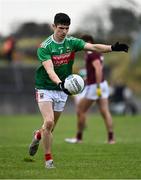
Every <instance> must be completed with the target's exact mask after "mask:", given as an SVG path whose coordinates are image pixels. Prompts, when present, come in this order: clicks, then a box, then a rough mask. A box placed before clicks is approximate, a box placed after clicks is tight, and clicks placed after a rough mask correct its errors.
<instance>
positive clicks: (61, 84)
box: [58, 81, 72, 95]
mask: <svg viewBox="0 0 141 180" xmlns="http://www.w3.org/2000/svg"><path fill="white" fill-rule="evenodd" d="M58 86H59V87H60V89H61V90H62V91H63V92H64V93H66V94H67V95H72V94H71V93H70V92H69V91H68V90H67V89H66V88H65V87H64V81H62V82H60V83H59V84H58Z"/></svg>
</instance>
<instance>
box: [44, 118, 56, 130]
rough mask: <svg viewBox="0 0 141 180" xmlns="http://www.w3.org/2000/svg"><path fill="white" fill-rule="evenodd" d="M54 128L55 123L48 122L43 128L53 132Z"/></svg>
mask: <svg viewBox="0 0 141 180" xmlns="http://www.w3.org/2000/svg"><path fill="white" fill-rule="evenodd" d="M53 126H54V122H53V121H50V120H48V121H46V122H45V123H44V125H43V128H44V129H47V130H52V128H53Z"/></svg>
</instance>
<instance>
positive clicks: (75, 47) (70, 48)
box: [35, 35, 85, 90]
mask: <svg viewBox="0 0 141 180" xmlns="http://www.w3.org/2000/svg"><path fill="white" fill-rule="evenodd" d="M84 46H85V42H84V41H83V40H81V39H78V38H74V37H66V38H65V39H64V40H63V41H62V42H61V43H58V42H56V41H55V40H54V39H53V35H51V36H50V37H48V38H47V39H46V40H45V41H44V42H43V43H42V44H41V46H40V47H39V48H38V50H37V55H38V60H39V61H40V62H41V63H42V62H43V61H47V60H52V62H53V65H54V71H55V73H56V74H57V75H58V77H59V78H60V79H61V80H62V81H63V80H65V78H66V77H67V76H68V75H70V74H72V66H73V63H74V57H75V52H77V51H81V50H82V49H84ZM35 87H36V88H37V89H48V90H59V87H58V86H57V85H56V84H55V83H54V82H52V80H51V79H50V78H49V76H48V74H47V72H46V70H45V68H44V66H43V65H42V64H41V66H40V67H39V68H38V69H37V71H36V75H35Z"/></svg>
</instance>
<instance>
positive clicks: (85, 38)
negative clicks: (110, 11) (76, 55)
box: [81, 34, 94, 43]
mask: <svg viewBox="0 0 141 180" xmlns="http://www.w3.org/2000/svg"><path fill="white" fill-rule="evenodd" d="M81 39H83V40H84V41H86V42H90V43H94V39H93V37H92V36H91V35H88V34H85V35H82V36H81Z"/></svg>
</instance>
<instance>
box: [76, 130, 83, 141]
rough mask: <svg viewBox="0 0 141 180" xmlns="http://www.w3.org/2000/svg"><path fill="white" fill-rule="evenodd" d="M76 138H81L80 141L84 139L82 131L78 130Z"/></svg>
mask: <svg viewBox="0 0 141 180" xmlns="http://www.w3.org/2000/svg"><path fill="white" fill-rule="evenodd" d="M76 139H77V140H79V141H82V132H78V133H77V134H76Z"/></svg>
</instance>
